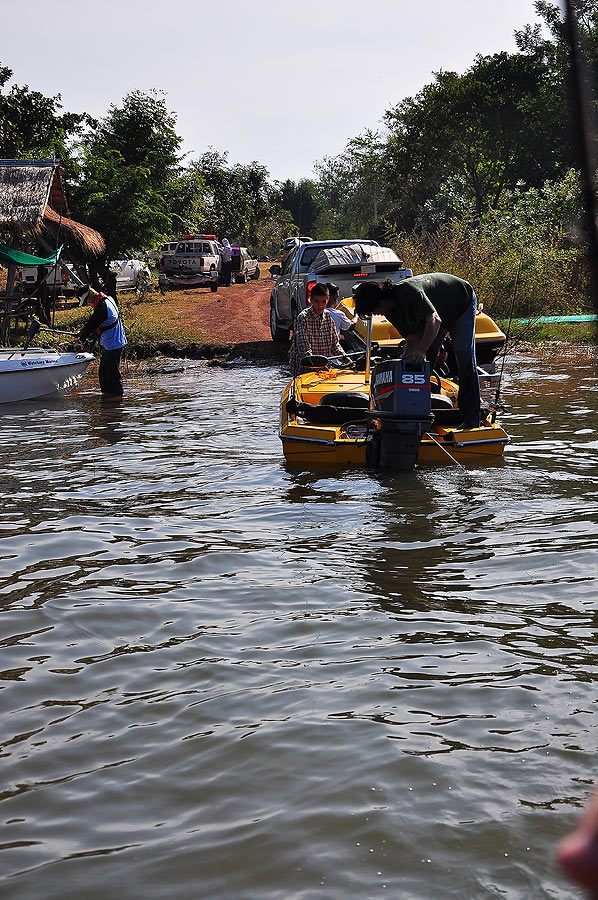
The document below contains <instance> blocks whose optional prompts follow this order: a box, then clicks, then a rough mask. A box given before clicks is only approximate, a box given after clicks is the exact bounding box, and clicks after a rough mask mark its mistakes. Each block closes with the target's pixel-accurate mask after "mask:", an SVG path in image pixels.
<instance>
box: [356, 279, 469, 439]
mask: <svg viewBox="0 0 598 900" xmlns="http://www.w3.org/2000/svg"><path fill="white" fill-rule="evenodd" d="M354 297H355V311H356V313H357V315H358V316H360V317H361V318H367V317H369V316H371V315H373V314H377V315H381V316H385V317H386V318H387V319H388V321H389V322H390V323H391V325H394V327H395V328H396V329H397V331H398V332H399V334H400V335H401V337H403V338H405V342H406V344H405V351H404V354H403V356H404V359H406V360H409V361H410V362H413V363H418V364H419V363H422V362H423V361H424V359H426V358H427V359H428V360H429V361H430V365H431V366H432V367H433V366H434V364H435V362H436V357H437V356H438V351H439V349H440V345H441V344H442V342H443V340H444V338H445V337H446V335H447V333H448V332H450V335H451V341H452V345H453V350H454V352H455V357H456V360H457V368H458V371H459V410H460V412H461V415H462V416H463V425H462V427H464V428H479V425H480V382H479V378H478V369H477V362H476V355H475V317H476V309H477V298H476V295H475V292H474V289H473V288H472V286H471V285H470V284H469V282H468V281H464V280H463V279H462V278H457V277H456V276H455V275H448V274H446V273H444V272H432V273H429V274H427V275H414V276H412V277H411V278H406V279H405V280H404V281H400V282H399V283H398V284H394V283H393V282H392V281H385V282H384V283H381V282H379V281H363V282H361V283H360V284H358V285H357V287H356V288H355V289H354Z"/></svg>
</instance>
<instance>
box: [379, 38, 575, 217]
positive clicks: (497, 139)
mask: <svg viewBox="0 0 598 900" xmlns="http://www.w3.org/2000/svg"><path fill="white" fill-rule="evenodd" d="M556 77H557V76H556V74H555V72H554V70H552V69H551V67H550V66H549V64H548V62H547V60H546V59H545V57H544V55H543V54H542V53H540V52H536V51H534V52H533V53H531V54H526V53H518V54H507V53H497V54H494V55H493V56H487V57H478V58H477V59H476V62H475V63H474V65H473V66H472V67H471V68H470V69H469V70H468V71H467V72H466V73H465V74H464V75H458V74H457V73H455V72H439V73H437V74H436V75H435V81H434V83H433V84H430V85H427V86H426V87H425V88H424V89H423V90H422V91H420V93H419V94H417V95H416V96H415V97H414V98H407V99H406V100H404V101H403V102H402V103H400V104H399V105H398V106H397V107H396V108H395V109H393V110H390V111H389V112H388V113H387V114H386V121H387V124H388V126H389V130H390V134H389V138H388V142H387V146H386V151H385V154H384V161H383V166H384V168H385V169H386V172H387V177H388V180H389V182H391V183H392V184H393V186H394V187H395V189H396V190H397V195H396V200H397V204H398V207H399V209H400V211H401V213H402V215H403V217H404V218H405V219H406V220H407V224H413V223H414V222H415V220H416V219H417V214H418V210H419V208H420V207H421V206H422V205H423V204H424V203H425V202H426V200H429V199H430V198H431V197H433V196H434V195H435V194H436V193H437V192H438V190H439V188H440V186H441V184H442V183H443V182H445V181H446V180H447V179H448V178H451V177H458V178H461V179H462V180H463V183H464V185H465V187H466V189H467V192H468V195H469V197H471V199H472V200H473V202H474V204H475V208H476V212H477V214H478V216H480V215H482V213H483V212H484V210H486V209H487V208H489V207H493V206H496V205H497V204H498V202H499V200H500V197H501V195H502V193H503V191H504V190H506V189H510V188H513V187H514V186H515V185H516V184H517V182H518V181H521V180H523V181H525V182H526V183H527V184H530V185H536V186H537V185H539V184H541V183H542V182H543V181H544V180H545V179H546V178H548V177H551V176H558V175H559V174H561V172H562V171H563V170H564V168H566V167H567V166H568V165H570V164H571V159H570V158H568V159H566V160H563V159H562V157H561V155H558V154H556V153H555V149H556V147H557V146H559V145H560V146H561V147H562V144H563V141H562V139H561V123H562V120H563V116H562V114H561V110H560V109H559V108H558V104H557V103H556V97H555V90H554V88H555V82H556Z"/></svg>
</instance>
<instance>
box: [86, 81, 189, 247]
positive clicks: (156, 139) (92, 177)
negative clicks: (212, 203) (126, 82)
mask: <svg viewBox="0 0 598 900" xmlns="http://www.w3.org/2000/svg"><path fill="white" fill-rule="evenodd" d="M174 126H175V117H174V115H173V114H172V113H169V112H168V110H167V108H166V104H165V102H164V99H163V98H162V97H161V96H160V95H159V94H158V93H156V92H151V93H149V94H146V93H143V92H141V91H133V92H132V93H130V94H127V96H126V97H125V98H124V100H123V102H122V106H120V107H117V106H114V105H113V106H111V107H110V109H109V111H108V115H107V116H106V118H105V119H103V120H102V121H101V122H100V123H99V124H98V125H97V127H96V128H94V129H92V130H90V132H89V133H88V134H87V135H86V136H84V138H83V139H82V141H81V143H80V148H79V149H80V157H79V159H78V162H77V166H76V168H75V170H74V172H73V173H72V177H73V179H74V184H73V187H72V189H71V196H72V197H73V204H74V205H75V207H76V208H77V210H78V214H79V215H81V217H82V218H83V220H84V221H85V222H86V223H87V224H89V225H90V226H91V227H92V228H95V229H96V230H97V231H99V232H100V233H101V234H102V235H103V237H104V239H105V241H106V249H107V255H108V258H109V259H115V258H118V257H121V256H124V255H130V254H132V253H134V252H139V251H140V250H143V249H147V248H149V247H152V246H154V245H155V244H156V243H157V242H158V241H160V240H161V239H162V238H163V237H164V236H165V235H167V234H168V233H169V232H170V230H171V227H172V215H171V202H172V200H173V198H176V197H177V196H178V197H179V199H180V196H181V194H180V190H181V183H180V177H181V168H180V164H179V156H178V150H179V147H180V143H181V139H180V137H179V136H178V135H177V134H176V132H175V130H174ZM177 190H178V191H179V194H178V195H177ZM177 215H178V216H179V217H180V211H179V212H178V213H177Z"/></svg>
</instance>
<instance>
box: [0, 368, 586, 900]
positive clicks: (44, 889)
mask: <svg viewBox="0 0 598 900" xmlns="http://www.w3.org/2000/svg"><path fill="white" fill-rule="evenodd" d="M284 381H285V377H284V375H283V372H282V371H281V370H280V369H278V368H276V367H274V368H236V369H219V368H210V367H208V366H206V365H203V364H197V363H196V364H193V365H190V366H189V367H188V368H187V369H185V370H184V371H169V370H168V367H166V368H165V370H163V371H161V372H160V371H159V372H158V373H154V374H152V373H151V372H148V370H145V374H143V373H142V374H134V375H133V374H129V377H128V379H127V385H126V388H127V394H126V398H125V400H124V401H123V402H122V403H118V402H116V403H115V402H108V403H105V402H104V403H103V402H102V401H101V399H100V398H99V397H98V395H97V394H96V392H95V385H94V382H93V381H87V382H86V383H85V384H84V386H83V387H82V389H81V390H80V391H79V393H77V394H76V395H74V396H72V397H71V398H69V399H67V400H64V401H57V402H54V403H47V402H46V403H44V404H42V403H30V404H21V405H15V406H10V407H8V406H6V407H4V408H3V409H2V410H1V412H0V463H1V466H0V485H1V487H2V496H3V499H2V505H1V508H0V611H1V618H0V622H1V624H2V627H1V632H0V637H1V639H2V666H1V672H0V679H1V680H0V687H1V688H2V690H0V702H1V705H2V719H1V721H2V734H1V740H2V766H1V769H0V771H1V775H0V780H1V788H0V789H1V791H2V793H1V798H2V802H1V805H0V812H1V816H0V822H1V829H0V834H1V836H0V841H1V850H0V873H1V875H0V896H1V897H2V898H10V900H25V898H27V900H29V898H32V900H33V898H35V900H38V898H40V897H41V898H44V900H58V898H60V900H80V898H82V897H84V898H85V900H104V898H106V897H111V896H112V895H115V896H118V897H119V898H124V900H129V898H134V900H137V898H139V900H153V898H160V900H163V898H175V900H179V898H180V900H187V898H189V900H193V898H219V900H220V898H224V900H228V898H231V900H239V898H251V900H253V898H259V900H275V898H276V900H279V898H280V900H290V898H292V900H295V898H301V900H304V898H318V900H319V898H327V900H328V898H330V900H341V898H343V900H347V898H355V900H363V898H370V897H371V898H382V897H392V898H407V900H419V898H421V900H431V898H434V900H438V898H440V900H443V898H449V897H456V898H476V900H477V898H486V897H508V898H510V900H513V898H526V900H530V898H547V897H548V898H569V897H571V896H572V889H571V888H570V886H569V884H568V882H567V881H566V880H565V879H564V877H563V876H562V875H561V873H560V871H559V870H558V868H557V867H556V865H555V863H554V861H553V846H554V843H555V841H556V840H558V838H559V837H561V836H562V835H563V834H564V833H565V832H566V831H567V830H568V828H569V827H570V826H571V824H572V823H573V822H574V821H575V820H576V818H577V816H578V814H579V810H580V808H581V807H582V806H583V804H584V803H585V801H586V799H587V797H588V795H589V793H590V792H591V789H592V785H593V783H594V779H595V778H596V776H597V775H598V762H597V756H596V745H597V738H598V728H597V721H596V718H595V716H596V712H597V709H596V703H597V700H598V691H597V685H596V682H597V680H598V653H597V648H596V628H597V626H598V591H597V587H598V585H597V572H598V567H597V565H596V558H597V557H596V550H597V547H598V501H597V494H596V462H597V451H598V441H597V439H596V430H595V429H596V413H597V407H598V403H597V398H598V377H597V372H596V369H595V368H593V367H592V364H591V360H590V357H589V356H581V357H579V358H577V359H576V358H574V357H571V358H570V359H565V360H554V359H550V358H546V359H538V358H531V357H529V358H526V357H524V356H519V357H517V358H516V359H515V360H513V361H510V362H509V363H508V364H507V369H506V377H505V388H504V393H503V399H504V400H505V401H506V402H507V403H508V406H509V408H508V411H507V413H506V415H505V416H504V419H503V421H504V424H505V425H506V427H507V430H508V431H509V432H510V434H511V435H512V438H513V443H512V444H511V445H510V447H509V448H508V450H507V453H506V457H505V462H504V464H501V465H495V466H491V467H475V466H474V467H469V468H467V469H466V470H460V469H457V468H454V467H438V468H431V469H422V470H418V471H416V472H415V473H410V474H406V475H405V474H403V475H394V476H392V477H390V476H384V475H376V474H371V473H367V472H364V471H351V472H348V473H335V472H328V473H307V472H298V471H293V470H291V469H288V468H286V467H285V464H284V462H283V457H282V452H281V447H280V443H279V440H278V437H277V424H278V401H279V397H280V393H281V389H282V387H283V383H284Z"/></svg>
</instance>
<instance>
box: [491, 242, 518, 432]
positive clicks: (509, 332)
mask: <svg viewBox="0 0 598 900" xmlns="http://www.w3.org/2000/svg"><path fill="white" fill-rule="evenodd" d="M522 263H523V248H522V250H521V253H520V254H519V265H518V266H517V275H516V276H515V286H514V287H513V294H512V296H511V309H510V312H509V324H508V326H507V334H506V338H505V346H504V349H503V354H502V363H501V367H500V374H499V376H498V384H497V385H496V392H495V394H494V404H493V408H492V417H491V420H490V421H491V422H492V424H493V425H494V423H495V422H496V412H497V410H498V409H499V403H498V401H499V399H500V389H501V387H502V377H503V374H504V371H505V360H506V358H507V347H508V344H509V338H510V337H511V324H512V322H513V311H514V309H515V297H516V296H517V288H518V286H519V277H520V275H521V266H522Z"/></svg>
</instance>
